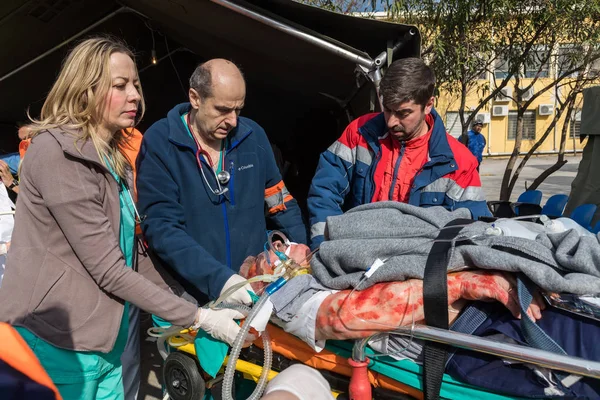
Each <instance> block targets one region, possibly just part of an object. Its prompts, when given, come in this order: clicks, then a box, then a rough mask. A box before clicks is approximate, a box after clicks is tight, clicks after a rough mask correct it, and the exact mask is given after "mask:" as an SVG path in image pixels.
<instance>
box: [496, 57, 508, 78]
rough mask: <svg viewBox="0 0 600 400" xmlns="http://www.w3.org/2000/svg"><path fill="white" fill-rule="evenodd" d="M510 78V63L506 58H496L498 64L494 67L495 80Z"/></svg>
mask: <svg viewBox="0 0 600 400" xmlns="http://www.w3.org/2000/svg"><path fill="white" fill-rule="evenodd" d="M507 76H508V61H506V60H505V59H504V57H502V56H500V55H498V56H496V63H495V66H494V78H496V79H504V78H506V77H507Z"/></svg>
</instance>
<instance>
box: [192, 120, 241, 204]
mask: <svg viewBox="0 0 600 400" xmlns="http://www.w3.org/2000/svg"><path fill="white" fill-rule="evenodd" d="M186 118H187V125H188V129H189V130H190V133H191V134H192V138H193V139H194V142H196V146H198V150H196V162H197V163H198V168H200V173H201V174H202V178H203V179H204V182H205V183H206V186H207V187H208V189H209V190H210V191H211V192H212V193H213V194H215V195H217V196H221V195H223V194H225V193H226V192H227V191H228V190H229V188H224V187H223V186H221V185H227V184H228V183H229V181H230V180H231V174H230V173H229V172H227V171H225V170H223V169H221V171H219V173H218V174H217V173H216V172H215V171H214V169H212V168H211V170H212V172H213V175H214V176H215V180H216V181H217V189H213V188H212V186H211V185H210V183H208V179H206V175H205V174H204V168H203V165H202V161H201V160H200V156H201V155H202V156H204V157H205V158H206V160H207V161H208V162H209V163H210V165H213V162H212V158H211V157H210V154H208V152H207V151H205V150H203V149H202V146H200V143H199V142H198V140H197V139H196V135H194V130H193V129H194V128H192V124H191V123H190V113H188V115H187V116H186ZM224 165H225V149H222V150H221V168H222V167H223V166H224Z"/></svg>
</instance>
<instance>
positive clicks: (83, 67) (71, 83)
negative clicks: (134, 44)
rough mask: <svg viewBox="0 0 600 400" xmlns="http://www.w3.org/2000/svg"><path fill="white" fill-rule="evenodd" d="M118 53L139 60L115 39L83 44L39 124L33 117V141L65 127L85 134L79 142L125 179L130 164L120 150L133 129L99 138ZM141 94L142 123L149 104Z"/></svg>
mask: <svg viewBox="0 0 600 400" xmlns="http://www.w3.org/2000/svg"><path fill="white" fill-rule="evenodd" d="M114 53H123V54H125V55H128V56H129V57H131V59H132V60H134V59H135V58H134V55H133V53H132V52H131V50H129V48H127V46H126V45H125V44H124V43H123V42H121V41H120V40H118V39H115V38H112V37H94V38H90V39H87V40H84V41H83V42H81V43H79V44H78V45H77V46H76V47H75V48H74V49H73V50H72V51H71V52H70V53H69V55H68V56H67V57H66V58H65V60H64V61H63V64H62V67H61V70H60V73H59V75H58V78H57V79H56V82H54V85H53V86H52V89H50V93H48V97H46V101H45V102H44V105H43V106H42V112H41V114H40V118H39V119H38V120H36V119H33V118H31V117H30V119H31V120H32V121H33V123H32V124H31V125H30V126H29V128H30V132H31V133H30V137H33V136H35V135H37V134H38V133H40V132H41V131H43V130H46V129H51V128H56V127H61V126H62V127H65V128H68V129H70V130H77V131H79V132H81V135H80V136H79V137H78V138H77V140H87V139H88V138H89V139H90V140H91V141H92V143H93V144H94V147H95V148H96V151H97V152H98V156H99V157H100V160H101V161H102V162H107V160H108V162H110V163H111V166H112V168H113V170H114V172H115V173H116V174H117V175H119V176H120V177H122V178H123V177H125V171H126V169H127V168H128V166H129V164H128V162H127V159H126V158H125V156H124V155H123V154H122V153H121V151H120V150H119V149H120V147H121V146H122V145H123V144H124V142H126V141H127V140H128V139H129V136H130V134H131V133H130V132H132V130H133V129H123V130H120V131H119V132H115V134H114V135H113V136H112V139H111V140H110V141H109V142H108V143H107V142H106V141H105V140H102V138H101V137H100V136H99V134H98V126H99V125H100V124H101V123H102V118H103V115H104V111H105V107H106V102H105V101H104V100H105V99H106V96H107V95H108V93H109V90H110V88H111V86H112V81H111V73H110V56H111V55H112V54H114ZM134 65H135V62H134ZM136 74H137V67H136ZM138 90H139V94H140V97H141V100H140V104H139V106H138V109H139V110H140V113H139V116H140V117H139V118H140V119H141V118H142V116H143V114H144V109H145V103H144V96H143V94H142V90H141V87H139V88H138Z"/></svg>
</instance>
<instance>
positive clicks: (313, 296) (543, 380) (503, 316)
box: [240, 243, 600, 399]
mask: <svg viewBox="0 0 600 400" xmlns="http://www.w3.org/2000/svg"><path fill="white" fill-rule="evenodd" d="M276 246H282V247H281V248H280V249H279V250H281V251H283V250H284V248H283V245H281V244H280V243H278V244H277V245H276ZM287 254H288V256H289V257H290V258H292V259H294V260H295V261H296V262H297V263H300V264H301V266H303V267H307V268H308V267H309V266H310V265H309V263H308V262H307V257H310V250H309V248H308V247H306V246H304V245H296V244H292V245H291V246H290V247H289V248H288V249H287ZM277 258H278V257H277V256H276V255H275V254H274V253H273V252H269V253H268V257H267V256H266V255H265V253H262V254H260V255H259V256H258V257H248V258H247V259H246V260H245V262H244V264H243V265H242V267H241V269H240V274H242V275H244V276H246V277H248V278H250V277H253V276H257V275H262V274H272V273H273V270H274V265H275V262H276V260H277ZM302 279H303V280H304V281H305V282H310V284H308V286H307V285H305V288H304V289H303V290H304V291H305V292H306V293H308V296H306V295H304V296H302V295H300V297H297V296H298V293H299V292H298V291H296V293H292V294H291V295H290V294H288V295H290V296H292V297H293V296H296V297H297V299H296V301H291V303H292V304H293V303H295V304H296V305H295V307H294V306H293V307H291V308H292V310H291V311H290V312H288V314H290V318H289V319H287V320H285V318H284V323H279V322H281V320H279V319H277V321H276V322H277V323H278V324H280V325H281V326H282V327H283V328H284V329H285V330H286V331H287V332H289V333H291V334H293V335H295V336H297V337H299V338H300V339H302V340H303V341H305V342H306V343H307V344H309V345H310V346H311V347H312V348H313V349H315V350H316V351H320V350H321V349H322V348H323V347H324V346H325V340H328V339H339V340H343V339H359V338H366V337H370V336H371V335H373V334H376V333H379V332H387V331H392V330H394V328H395V327H398V326H410V325H411V324H413V323H415V324H416V323H424V309H423V281H422V280H421V279H408V280H405V281H394V282H382V283H376V284H374V285H372V286H370V287H367V288H366V289H363V290H355V291H352V290H351V289H345V290H331V289H329V288H327V287H326V286H327V285H326V283H325V282H323V283H325V286H322V285H321V283H320V282H317V281H316V279H315V278H314V277H311V276H310V275H300V276H297V277H296V278H293V279H292V280H290V281H289V282H288V284H286V286H287V285H290V287H293V286H294V284H293V282H294V281H295V280H296V281H298V282H299V281H301V280H302ZM266 285H267V284H264V283H254V284H253V289H254V290H255V291H256V292H257V293H258V294H261V293H262V291H263V289H264V287H266ZM284 288H285V286H284ZM286 290H287V291H288V292H290V291H292V292H293V288H289V289H286ZM286 290H283V289H282V290H281V292H283V293H284V294H283V297H285V292H286ZM300 292H302V290H301V291H300ZM277 295H279V292H276V293H275V294H274V295H273V296H277ZM273 296H272V298H273ZM474 303H479V304H486V305H485V306H484V307H488V309H489V310H491V313H490V314H489V316H488V319H487V320H486V322H485V323H484V324H482V325H481V327H480V328H479V329H478V330H477V331H476V332H474V334H476V335H479V336H487V337H489V338H494V339H495V340H501V341H505V342H508V343H519V344H524V345H526V343H525V342H524V341H523V340H522V337H521V332H520V331H519V329H518V326H519V322H518V321H519V320H520V319H521V318H523V316H521V315H520V307H519V298H518V295H517V280H516V277H515V274H513V273H510V272H503V271H494V270H482V269H472V268H471V269H469V270H467V269H463V270H460V271H458V272H453V273H450V274H448V317H449V318H448V319H449V323H450V325H452V324H453V322H454V321H455V320H456V319H457V318H458V317H459V315H460V313H461V311H462V310H463V309H464V308H465V307H466V306H467V305H468V304H474ZM494 305H495V306H494ZM276 311H278V310H277V309H276ZM507 311H508V312H507ZM282 314H284V315H285V314H286V312H285V310H284V312H280V313H277V316H278V317H280V316H281V315H282ZM527 314H528V316H529V317H530V318H531V319H532V320H534V321H537V323H538V325H539V326H540V327H542V328H543V329H544V330H545V331H546V332H547V333H548V334H549V336H551V337H553V338H554V339H555V340H557V342H559V345H560V346H562V348H563V349H564V350H565V351H566V352H567V354H569V355H573V356H577V357H582V358H586V359H589V360H596V361H597V360H599V359H600V350H597V349H598V346H594V345H592V342H593V341H594V337H595V336H596V335H597V334H600V326H599V324H598V323H597V322H596V321H593V320H590V319H587V318H582V317H580V316H577V315H574V314H569V313H567V312H564V311H562V310H557V309H555V308H553V307H548V309H546V306H545V303H544V301H543V298H542V296H541V295H540V293H538V292H534V293H533V301H532V303H531V305H530V306H529V308H528V309H527ZM542 315H543V316H544V318H542ZM388 339H389V338H385V337H384V338H383V339H379V341H375V342H373V341H372V342H370V345H371V347H373V348H374V349H375V350H376V351H380V352H384V353H389V352H394V351H396V353H395V356H396V355H398V354H399V353H398V350H397V349H401V353H402V354H401V357H400V358H410V359H412V360H414V361H417V362H419V360H420V355H421V351H422V343H421V342H419V341H416V340H415V341H413V340H409V339H406V338H402V337H398V336H395V337H394V340H393V341H391V342H390V341H388ZM390 343H395V344H392V345H390ZM446 373H448V374H450V375H452V376H453V377H454V378H455V379H459V380H461V381H463V382H465V383H469V384H472V385H475V386H479V387H482V388H485V389H488V390H492V391H494V392H497V393H504V394H507V395H518V396H524V397H539V396H546V395H548V396H550V395H555V396H557V397H564V396H567V397H568V396H570V395H573V396H579V397H578V398H589V399H592V398H598V395H599V394H600V382H599V381H597V380H594V379H590V378H585V379H581V380H578V379H577V378H575V379H572V378H571V377H572V375H568V374H567V377H566V378H565V376H560V375H554V374H552V373H551V372H550V371H548V370H544V369H540V368H535V367H533V366H525V365H521V366H516V365H514V364H510V363H509V364H507V363H506V362H505V361H504V360H501V359H499V358H495V357H493V356H486V355H481V354H478V353H473V352H469V351H464V350H463V351H458V352H457V353H456V354H455V355H454V357H453V358H452V359H451V360H450V361H449V362H448V364H447V367H446ZM490 376H493V379H490ZM559 378H560V379H563V380H564V382H563V380H560V379H559ZM566 382H568V385H567V383H566ZM571 382H575V383H573V384H572V383H571Z"/></svg>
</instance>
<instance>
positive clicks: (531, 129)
mask: <svg viewBox="0 0 600 400" xmlns="http://www.w3.org/2000/svg"><path fill="white" fill-rule="evenodd" d="M549 82H550V79H548V78H546V79H544V78H541V79H538V81H537V82H536V83H535V85H534V86H533V90H539V89H541V88H543V87H545V86H546V85H548V83H549ZM499 83H500V82H499V81H498V84H499ZM530 83H531V80H530V79H522V81H521V85H522V87H526V86H527V85H529V84H530ZM565 90H566V89H565V88H558V90H556V89H555V88H552V89H550V90H547V91H546V92H544V93H542V94H541V95H540V96H539V97H537V98H536V99H535V100H534V101H533V102H532V103H531V105H530V106H529V107H528V109H527V111H525V114H524V116H523V141H522V144H521V152H527V151H528V150H529V149H530V148H531V146H533V145H534V144H535V143H536V142H537V141H538V140H539V138H541V137H542V136H543V135H544V133H545V132H546V131H547V130H548V127H549V126H550V124H551V122H552V120H553V118H554V116H555V112H556V108H557V107H558V104H557V101H556V99H557V98H562V97H564V92H565ZM561 91H562V93H561ZM512 92H513V86H512V85H511V84H510V83H509V85H508V86H507V87H506V88H505V89H504V90H503V94H504V95H505V96H500V98H498V99H496V100H494V101H491V102H489V103H488V104H486V105H485V106H484V108H483V109H481V110H479V112H478V114H479V115H478V116H477V119H478V120H481V121H482V122H483V123H484V124H483V129H482V131H481V133H482V134H483V135H484V136H485V138H486V140H487V149H486V151H485V152H484V155H488V156H494V155H508V154H510V153H511V152H512V150H513V147H514V138H515V133H516V122H517V108H516V105H515V102H514V101H513V100H512V99H511V97H513V93H512ZM480 96H481V93H479V94H478V93H476V91H475V90H473V92H472V93H470V94H469V95H468V96H467V100H466V107H465V119H466V118H467V117H468V116H469V114H470V111H469V110H474V109H475V107H476V106H477V105H478V104H479V101H480ZM459 106H460V102H459V99H458V98H452V96H450V95H448V94H447V93H444V92H443V91H442V92H441V93H440V95H439V98H438V103H437V106H436V109H437V110H438V111H439V113H440V114H441V115H442V118H443V119H444V122H445V124H446V128H447V129H448V132H450V134H452V135H453V136H459V135H460V134H461V130H462V126H461V124H460V117H459V114H458V108H459ZM581 106H582V101H581V98H578V99H577V100H576V107H575V109H574V112H573V116H572V118H571V121H570V123H569V126H568V128H567V132H568V133H567V141H566V146H565V150H566V151H571V152H572V151H573V149H575V150H581V149H582V148H583V145H584V144H585V143H581V142H580V140H579V125H580V118H581ZM565 116H566V112H564V113H563V115H562V116H561V118H560V120H559V121H558V123H557V124H556V125H555V126H554V127H553V128H552V129H551V131H550V133H549V135H548V136H547V138H546V139H545V140H544V142H543V143H542V145H541V146H540V147H539V149H538V151H537V153H541V154H543V153H552V152H557V151H558V149H559V148H560V140H561V135H562V129H563V126H564V120H565Z"/></svg>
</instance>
